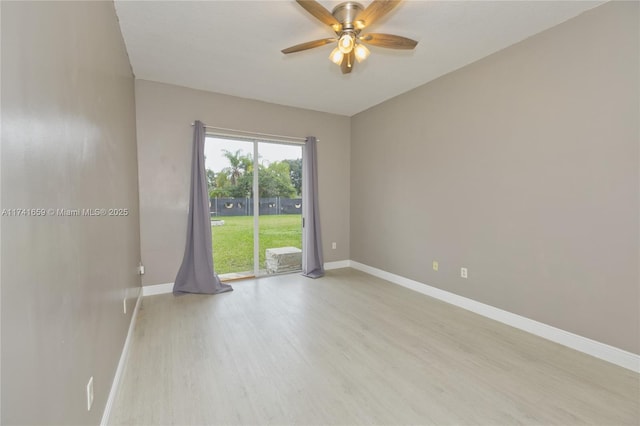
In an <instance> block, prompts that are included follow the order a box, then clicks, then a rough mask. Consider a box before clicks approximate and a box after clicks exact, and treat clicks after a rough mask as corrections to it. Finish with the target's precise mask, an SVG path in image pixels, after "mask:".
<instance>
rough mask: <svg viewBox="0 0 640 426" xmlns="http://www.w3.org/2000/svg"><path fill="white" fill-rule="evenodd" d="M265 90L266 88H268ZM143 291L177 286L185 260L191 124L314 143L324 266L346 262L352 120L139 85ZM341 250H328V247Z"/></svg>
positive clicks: (181, 89)
mask: <svg viewBox="0 0 640 426" xmlns="http://www.w3.org/2000/svg"><path fill="white" fill-rule="evenodd" d="M265 84H266V83H265ZM136 110H137V128H138V158H139V162H138V169H139V185H140V231H141V247H142V259H143V262H144V264H145V269H146V271H145V275H144V277H143V285H154V284H164V283H170V282H173V281H174V279H175V277H176V272H177V271H178V268H179V267H180V263H181V262H182V256H183V254H184V244H185V235H186V227H187V211H188V202H189V176H190V175H189V169H190V167H191V165H190V162H191V140H192V138H193V130H192V127H191V123H192V122H193V121H194V120H201V121H202V122H204V123H206V124H208V125H211V126H217V127H224V128H232V129H242V130H245V131H253V132H261V133H269V134H281V135H291V136H309V135H312V136H316V137H318V138H319V139H320V142H319V143H318V168H319V171H318V180H319V193H320V194H319V198H320V206H321V207H320V215H321V222H322V225H321V226H322V238H323V243H324V258H325V262H331V261H336V260H345V259H348V258H349V160H350V159H349V152H350V151H349V135H350V119H349V118H348V117H344V116H339V115H332V114H326V113H320V112H315V111H309V110H303V109H299V108H291V107H285V106H280V105H275V104H269V103H265V102H259V101H254V100H249V99H242V98H237V97H233V96H226V95H221V94H216V93H211V92H204V91H199V90H192V89H188V88H184V87H178V86H172V85H167V84H161V83H155V82H150V81H144V80H136ZM332 241H335V242H336V243H337V249H336V250H332V249H331V242H332Z"/></svg>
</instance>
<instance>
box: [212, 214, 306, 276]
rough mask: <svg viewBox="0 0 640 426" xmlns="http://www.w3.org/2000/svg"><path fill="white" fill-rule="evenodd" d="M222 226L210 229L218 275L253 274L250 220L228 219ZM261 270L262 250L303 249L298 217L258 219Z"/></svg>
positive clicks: (251, 221)
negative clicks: (232, 273)
mask: <svg viewBox="0 0 640 426" xmlns="http://www.w3.org/2000/svg"><path fill="white" fill-rule="evenodd" d="M220 219H222V220H224V225H222V226H212V227H211V233H212V236H213V262H214V268H215V271H216V273H217V274H227V273H230V272H245V271H253V217H251V216H228V217H220ZM259 220H260V268H261V269H262V268H264V267H265V265H264V260H265V250H266V249H268V248H274V247H297V248H299V249H301V248H302V217H301V216H300V215H295V214H291V215H273V216H272V215H269V216H260V218H259Z"/></svg>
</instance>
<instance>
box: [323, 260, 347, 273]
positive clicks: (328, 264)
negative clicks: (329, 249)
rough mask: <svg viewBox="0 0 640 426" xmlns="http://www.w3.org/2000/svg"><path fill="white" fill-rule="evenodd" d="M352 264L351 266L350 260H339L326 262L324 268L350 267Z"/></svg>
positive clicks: (328, 269)
mask: <svg viewBox="0 0 640 426" xmlns="http://www.w3.org/2000/svg"><path fill="white" fill-rule="evenodd" d="M350 266H351V261H350V260H338V261H336V262H326V263H325V264H324V269H325V270H326V271H330V270H332V269H340V268H348V267H350Z"/></svg>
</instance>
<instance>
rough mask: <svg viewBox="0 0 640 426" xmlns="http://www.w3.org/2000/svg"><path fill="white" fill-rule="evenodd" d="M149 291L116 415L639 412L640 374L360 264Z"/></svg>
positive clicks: (124, 421) (638, 416) (348, 419)
mask: <svg viewBox="0 0 640 426" xmlns="http://www.w3.org/2000/svg"><path fill="white" fill-rule="evenodd" d="M234 289H235V291H233V292H231V293H224V294H219V295H216V296H203V295H185V296H179V297H174V296H173V295H160V296H152V297H146V298H145V299H144V300H143V303H142V307H141V309H140V311H139V318H138V320H137V324H136V329H135V331H134V336H133V341H132V344H131V349H130V356H129V360H128V362H127V366H126V370H125V373H124V377H123V379H122V382H121V387H120V390H119V392H118V395H117V398H116V402H115V404H114V409H113V412H112V415H111V424H113V425H160V424H162V425H165V424H179V425H196V424H198V425H202V424H225V425H226V424H272V425H284V424H304V425H310V424H318V425H319V424H323V425H325V424H326V425H347V424H348V425H356V424H385V425H386V424H437V425H453V424H455V425H465V424H486V425H519V424H529V425H541V424H544V425H578V424H580V425H582V424H584V425H627V424H628V425H638V424H639V423H640V376H639V375H638V374H636V373H633V372H631V371H628V370H625V369H623V368H620V367H617V366H614V365H612V364H608V363H606V362H604V361H601V360H598V359H596V358H593V357H590V356H588V355H585V354H582V353H579V352H576V351H574V350H571V349H569V348H566V347H563V346H561V345H558V344H555V343H552V342H550V341H547V340H544V339H541V338H539V337H536V336H533V335H531V334H528V333H525V332H522V331H520V330H517V329H514V328H512V327H509V326H507V325H504V324H501V323H498V322H495V321H492V320H489V319H487V318H484V317H481V316H479V315H476V314H473V313H471V312H468V311H465V310H462V309H459V308H456V307H454V306H451V305H448V304H445V303H443V302H440V301H438V300H435V299H432V298H429V297H427V296H424V295H422V294H419V293H416V292H413V291H411V290H408V289H405V288H402V287H399V286H396V285H393V284H390V283H388V282H385V281H383V280H380V279H378V278H375V277H372V276H370V275H367V274H364V273H362V272H359V271H355V270H352V269H342V270H336V271H329V272H328V273H327V276H326V277H324V278H322V279H318V280H310V279H308V278H304V277H301V276H299V275H284V276H277V277H270V278H261V279H253V280H247V281H244V282H237V283H234Z"/></svg>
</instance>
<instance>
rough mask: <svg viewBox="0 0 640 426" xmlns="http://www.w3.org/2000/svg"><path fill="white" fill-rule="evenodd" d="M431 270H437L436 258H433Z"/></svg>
mask: <svg viewBox="0 0 640 426" xmlns="http://www.w3.org/2000/svg"><path fill="white" fill-rule="evenodd" d="M433 270H434V271H437V270H438V261H437V260H434V261H433Z"/></svg>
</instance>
